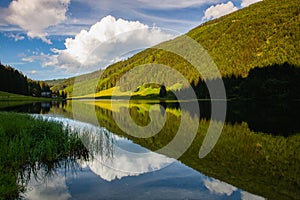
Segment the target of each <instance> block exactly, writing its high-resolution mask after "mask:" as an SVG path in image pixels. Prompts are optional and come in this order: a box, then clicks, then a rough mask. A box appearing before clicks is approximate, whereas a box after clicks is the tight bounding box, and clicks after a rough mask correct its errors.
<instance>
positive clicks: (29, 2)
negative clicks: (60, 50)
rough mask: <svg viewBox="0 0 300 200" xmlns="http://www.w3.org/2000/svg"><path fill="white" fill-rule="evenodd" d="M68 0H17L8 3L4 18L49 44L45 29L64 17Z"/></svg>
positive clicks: (32, 36) (31, 35)
mask: <svg viewBox="0 0 300 200" xmlns="http://www.w3.org/2000/svg"><path fill="white" fill-rule="evenodd" d="M69 3H70V0H18V1H12V2H11V3H10V5H9V8H8V11H9V14H8V16H7V17H6V20H7V21H8V22H9V23H10V24H14V25H18V26H20V27H21V28H22V29H23V30H25V31H27V35H28V37H30V38H40V39H42V40H43V41H44V42H46V43H49V44H51V41H50V40H49V39H47V32H46V30H45V29H47V28H48V27H50V26H55V25H57V24H59V23H61V22H62V21H64V20H65V19H66V18H67V17H66V12H67V10H68V5H69Z"/></svg>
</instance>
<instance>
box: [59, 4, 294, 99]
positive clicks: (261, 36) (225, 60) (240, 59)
mask: <svg viewBox="0 0 300 200" xmlns="http://www.w3.org/2000/svg"><path fill="white" fill-rule="evenodd" d="M299 5H300V1H299V0H296V1H291V0H280V1H279V0H264V1H262V2H258V3H256V4H253V5H251V6H249V7H246V8H244V9H241V10H239V11H237V12H234V13H231V14H229V15H226V16H223V17H221V18H219V19H215V20H212V21H208V22H206V23H204V24H202V25H200V26H198V27H196V28H194V29H193V30H191V31H190V32H188V33H187V34H186V35H187V36H189V37H190V38H192V39H193V40H195V41H196V42H198V43H199V44H200V45H201V46H202V47H203V48H204V49H205V50H206V51H207V52H208V54H209V55H210V57H211V58H212V60H213V61H214V62H215V64H216V65H217V67H218V68H219V70H220V73H221V75H222V77H227V78H228V77H239V76H240V77H244V78H245V77H247V75H248V73H249V71H250V70H251V69H253V68H255V67H260V68H262V67H267V66H274V65H282V64H283V63H288V64H289V65H292V66H295V67H299V66H300V34H299V31H300V23H299V22H300V15H299V14H300V6H299ZM183 41H184V40H183ZM163 45H164V46H172V45H175V46H176V45H177V47H180V46H182V48H185V45H186V44H185V43H184V42H182V41H181V37H179V38H176V39H174V40H171V41H167V42H165V43H163ZM157 47H159V46H157ZM192 53H193V52H192ZM151 63H154V64H157V63H159V64H164V65H167V66H170V67H172V68H173V69H176V70H177V71H179V72H180V73H181V74H182V75H183V76H184V77H185V78H186V79H187V80H188V81H189V82H190V83H194V84H197V83H198V81H199V77H200V74H199V73H198V72H197V71H196V70H195V68H194V67H193V66H192V65H191V63H190V62H188V61H187V60H185V59H183V58H182V57H180V56H179V55H176V54H174V53H171V52H167V51H165V50H162V49H159V48H155V47H153V48H149V49H146V50H144V51H142V52H140V53H138V54H136V55H134V56H133V57H131V58H128V59H127V60H125V61H121V62H118V63H115V64H112V65H110V66H109V67H108V68H107V69H106V70H105V71H104V72H103V73H102V75H101V79H100V72H98V75H99V76H98V80H97V77H95V76H93V77H92V78H90V77H89V76H85V78H84V81H82V83H78V84H76V87H78V88H80V91H82V94H80V95H83V94H88V93H89V92H90V93H91V91H92V92H94V91H96V92H100V91H103V90H107V89H109V88H112V87H114V86H116V82H117V81H118V80H119V79H120V77H122V76H123V75H124V74H125V73H126V72H128V71H129V70H130V69H133V68H135V67H136V66H140V65H143V64H151ZM196 67H198V66H196ZM160 75H161V76H163V75H165V74H159V73H158V76H160ZM138 78H139V77H136V79H138ZM141 78H142V77H141ZM168 78H169V79H170V77H168ZM212 78H215V77H213V76H212ZM171 79H172V78H171ZM167 81H168V80H167ZM65 83H68V84H65V88H66V89H65V90H66V91H67V92H68V93H72V86H71V85H72V84H73V83H74V81H73V82H72V79H67V80H66V82H65ZM95 84H96V85H97V87H96V88H95ZM166 84H169V83H168V82H167V83H166ZM58 85H60V86H61V84H58ZM85 86H87V87H88V88H89V89H88V90H85V89H84V88H85ZM54 87H57V86H54ZM76 91H77V90H76ZM84 91H85V93H84ZM87 91H88V92H87Z"/></svg>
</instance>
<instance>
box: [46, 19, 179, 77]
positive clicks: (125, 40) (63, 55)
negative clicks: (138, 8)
mask: <svg viewBox="0 0 300 200" xmlns="http://www.w3.org/2000/svg"><path fill="white" fill-rule="evenodd" d="M172 37H174V36H173V35H171V34H167V33H164V32H163V31H162V30H161V29H159V28H157V27H156V28H155V27H154V28H149V27H148V26H147V25H145V24H142V23H140V22H139V21H127V20H124V19H116V18H114V17H113V16H110V15H109V16H106V17H104V18H102V19H101V20H100V21H99V22H97V23H96V24H94V25H92V26H91V27H90V29H89V30H81V31H80V32H79V33H78V34H76V36H75V37H74V38H67V39H66V40H65V49H63V50H58V49H52V51H53V52H54V55H52V57H51V59H50V60H51V62H47V63H44V65H46V66H56V67H57V68H61V69H65V70H66V71H67V72H70V73H75V72H76V73H83V72H88V71H91V70H95V69H99V68H104V67H106V66H107V65H108V64H111V63H112V62H113V61H116V58H118V57H122V55H124V54H126V53H128V52H131V51H135V50H137V49H140V50H141V49H143V48H146V47H149V46H152V45H155V44H157V43H159V42H162V41H165V40H168V39H171V38H172ZM80 70H81V71H80Z"/></svg>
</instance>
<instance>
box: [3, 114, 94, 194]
mask: <svg viewBox="0 0 300 200" xmlns="http://www.w3.org/2000/svg"><path fill="white" fill-rule="evenodd" d="M0 122H1V124H0V146H1V151H0V171H1V174H0V199H16V198H18V197H19V195H20V193H21V192H24V191H26V184H27V183H28V181H29V179H30V177H31V176H32V175H33V176H37V175H38V176H39V178H41V177H42V178H45V179H46V178H47V175H48V174H51V172H52V171H54V170H55V169H56V168H57V167H59V166H60V165H61V163H62V162H64V163H65V164H66V163H70V162H71V161H73V162H74V160H76V159H85V160H86V159H88V156H89V154H88V151H87V150H86V149H85V147H84V145H83V144H82V142H81V140H80V138H79V137H78V134H77V133H76V132H70V131H69V130H68V129H67V128H64V127H63V125H62V123H58V122H53V121H47V120H43V119H41V118H35V117H33V116H30V115H27V114H17V113H8V112H0ZM66 161H67V162H66ZM41 171H42V172H43V173H42V174H40V172H41Z"/></svg>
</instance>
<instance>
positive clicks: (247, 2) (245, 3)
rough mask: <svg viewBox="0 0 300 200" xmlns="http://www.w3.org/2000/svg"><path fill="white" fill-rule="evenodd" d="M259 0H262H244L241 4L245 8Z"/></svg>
mask: <svg viewBox="0 0 300 200" xmlns="http://www.w3.org/2000/svg"><path fill="white" fill-rule="evenodd" d="M259 1H262V0H242V3H241V6H242V7H243V8H244V7H247V6H249V5H251V4H254V3H257V2H259Z"/></svg>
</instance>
